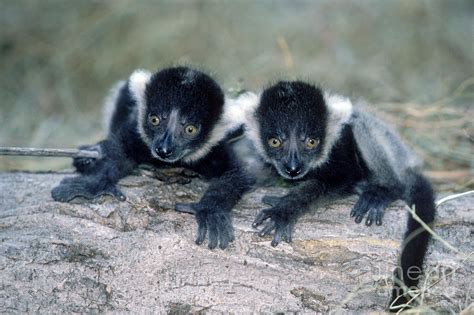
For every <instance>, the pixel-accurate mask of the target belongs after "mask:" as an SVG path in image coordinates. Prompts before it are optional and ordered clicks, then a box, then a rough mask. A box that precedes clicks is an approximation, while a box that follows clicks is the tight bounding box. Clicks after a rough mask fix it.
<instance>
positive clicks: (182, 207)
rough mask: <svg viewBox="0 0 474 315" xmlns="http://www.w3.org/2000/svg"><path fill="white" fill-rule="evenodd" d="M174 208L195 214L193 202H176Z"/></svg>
mask: <svg viewBox="0 0 474 315" xmlns="http://www.w3.org/2000/svg"><path fill="white" fill-rule="evenodd" d="M174 210H175V211H177V212H184V213H189V214H196V210H195V209H194V204H193V203H177V204H176V205H175V206H174Z"/></svg>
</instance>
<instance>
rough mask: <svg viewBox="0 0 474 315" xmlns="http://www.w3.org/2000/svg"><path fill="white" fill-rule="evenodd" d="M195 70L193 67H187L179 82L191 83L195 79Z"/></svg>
mask: <svg viewBox="0 0 474 315" xmlns="http://www.w3.org/2000/svg"><path fill="white" fill-rule="evenodd" d="M196 76H197V72H196V71H195V70H193V69H188V70H187V71H186V72H185V73H184V75H183V80H182V81H181V84H183V85H186V84H192V83H194V81H195V80H196Z"/></svg>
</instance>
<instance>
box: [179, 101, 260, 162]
mask: <svg viewBox="0 0 474 315" xmlns="http://www.w3.org/2000/svg"><path fill="white" fill-rule="evenodd" d="M257 104H258V98H257V96H256V95H255V94H253V93H251V92H246V93H244V94H242V95H240V96H239V97H238V98H236V99H230V98H226V100H225V104H224V111H223V113H222V117H221V118H220V119H219V120H218V122H217V124H216V125H215V126H214V128H213V129H212V130H211V132H210V135H209V138H208V140H207V141H206V143H204V144H203V145H202V146H201V148H199V149H198V150H196V151H194V152H192V153H190V154H188V155H186V156H185V157H184V158H183V161H184V162H185V163H192V162H196V161H198V160H200V159H201V158H203V157H204V156H206V155H207V154H208V153H209V152H210V151H211V149H212V148H213V147H214V146H216V145H217V144H218V143H219V142H220V141H222V139H224V138H225V137H226V136H227V135H228V134H229V133H231V132H232V131H234V130H236V129H238V128H239V127H240V126H242V125H243V124H244V123H245V121H246V117H247V116H248V115H249V113H250V112H253V111H254V108H255V107H256V105H257Z"/></svg>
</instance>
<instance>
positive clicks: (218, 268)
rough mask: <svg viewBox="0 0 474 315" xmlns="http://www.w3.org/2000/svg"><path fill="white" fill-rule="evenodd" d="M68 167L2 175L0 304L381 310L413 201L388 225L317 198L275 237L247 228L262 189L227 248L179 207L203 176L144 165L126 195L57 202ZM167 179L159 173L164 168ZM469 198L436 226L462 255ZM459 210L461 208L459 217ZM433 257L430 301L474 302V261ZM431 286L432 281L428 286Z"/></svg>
mask: <svg viewBox="0 0 474 315" xmlns="http://www.w3.org/2000/svg"><path fill="white" fill-rule="evenodd" d="M70 175H71V174H64V173H62V174H58V173H45V174H29V173H3V174H0V191H1V192H2V198H1V199H0V283H1V286H0V311H1V312H51V311H55V312H57V311H59V312H95V311H125V312H127V311H129V312H151V311H157V310H158V311H168V312H170V313H183V312H188V311H204V310H207V311H226V312H228V311H230V312H236V311H239V312H240V311H252V312H255V311H258V312H280V311H286V312H288V311H304V312H313V311H316V312H327V311H329V310H331V311H336V310H340V311H351V312H352V311H357V312H367V311H383V310H384V309H385V307H386V303H387V299H388V293H389V288H390V286H391V271H392V269H393V267H394V265H395V263H396V259H397V253H398V249H399V244H400V238H401V235H402V231H403V226H404V225H405V216H406V211H405V208H404V207H403V205H402V204H396V205H394V206H393V207H391V208H390V209H389V210H388V211H387V213H386V216H385V221H384V224H383V226H382V227H370V228H369V227H366V226H364V225H358V224H356V223H354V222H353V220H352V219H351V218H350V217H349V211H350V208H351V206H352V205H353V203H354V200H355V198H348V199H344V200H342V201H338V202H336V203H335V202H326V203H325V204H320V205H315V207H314V208H315V210H314V212H313V213H312V214H309V215H306V216H304V217H303V218H302V219H301V220H300V221H299V223H298V224H297V226H296V229H295V233H294V242H293V243H292V244H287V243H283V244H281V245H279V246H278V247H277V248H273V247H271V246H270V239H268V238H266V239H265V238H264V239H262V238H260V237H258V236H257V235H256V233H255V230H254V229H252V228H251V222H252V220H253V218H254V217H255V215H256V214H257V212H258V211H259V210H260V209H261V208H262V207H264V205H263V204H262V203H261V202H260V200H261V198H262V196H263V195H264V194H269V193H270V194H281V193H284V190H285V189H284V188H261V189H258V190H256V191H254V192H252V193H250V194H248V195H247V196H246V198H245V199H244V200H243V201H242V202H241V203H240V204H239V205H238V207H237V209H236V210H235V211H234V213H233V222H234V225H235V230H236V240H235V242H234V243H233V244H232V245H231V246H230V248H228V249H227V250H220V249H218V250H213V251H211V250H209V249H208V248H207V247H205V246H197V245H195V244H194V242H193V238H194V234H195V232H196V224H195V221H194V218H193V217H192V216H191V215H186V214H180V213H177V212H175V211H174V210H173V204H174V202H175V201H181V202H186V201H193V200H197V199H198V196H199V195H200V194H201V193H202V191H203V190H204V189H205V186H206V184H205V183H203V182H202V181H201V180H199V179H196V178H195V179H193V180H192V181H191V183H189V184H185V185H183V184H179V183H174V184H173V183H165V182H162V181H159V180H157V179H156V178H155V175H154V174H153V173H151V172H149V171H142V173H141V174H138V175H136V176H130V177H127V178H125V179H123V180H122V181H121V182H120V187H121V188H122V189H123V191H124V193H125V194H126V195H127V197H128V199H127V201H126V202H118V201H115V200H112V199H110V198H102V199H100V200H97V201H96V202H95V203H89V202H85V201H83V200H82V201H81V200H79V201H77V202H76V203H75V204H65V203H58V202H54V201H53V200H52V199H51V197H50V190H51V188H52V187H53V186H54V185H56V184H57V183H58V182H59V181H60V180H61V178H63V177H64V176H70ZM159 177H160V176H159ZM473 205H474V197H472V196H471V197H470V196H466V197H463V198H460V199H456V200H453V201H451V202H449V203H446V204H445V205H443V206H441V207H440V209H439V220H438V222H437V224H436V227H435V230H436V232H437V233H439V235H440V236H441V237H442V238H443V239H445V240H446V241H448V242H449V243H450V244H452V245H453V246H454V247H456V248H457V249H458V250H459V251H461V252H462V253H470V252H472V251H473V246H472V242H470V241H466V240H469V239H470V238H471V237H472V223H473V217H472V210H473ZM454 214H455V216H454ZM430 251H431V253H430V255H429V257H428V263H427V268H428V270H429V271H430V276H429V277H428V282H429V283H433V282H434V281H436V280H439V282H438V283H436V284H435V285H434V286H433V287H431V288H429V289H428V290H427V293H426V294H425V295H424V301H423V303H424V306H425V307H430V308H433V309H437V310H452V311H455V312H459V311H461V310H463V309H465V308H466V307H467V306H468V305H469V303H471V302H472V298H473V292H472V283H473V276H472V270H473V264H472V260H471V261H469V260H464V259H463V257H462V256H461V255H456V254H455V253H454V252H453V251H451V250H449V249H447V248H446V247H444V246H443V245H442V243H441V242H439V241H434V242H433V244H432V246H431V250H430ZM426 286H428V284H425V285H424V287H426Z"/></svg>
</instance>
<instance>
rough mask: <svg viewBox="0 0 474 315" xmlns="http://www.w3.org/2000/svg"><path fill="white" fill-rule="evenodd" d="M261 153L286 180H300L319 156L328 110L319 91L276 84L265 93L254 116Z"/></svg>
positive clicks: (311, 88) (286, 83)
mask: <svg viewBox="0 0 474 315" xmlns="http://www.w3.org/2000/svg"><path fill="white" fill-rule="evenodd" d="M255 117H256V120H257V124H258V128H259V137H260V139H259V140H260V141H261V145H260V147H261V149H263V150H264V151H265V155H266V158H267V160H268V161H269V162H270V163H272V164H273V165H274V167H275V168H276V170H277V171H278V173H279V174H280V175H281V176H283V177H284V178H286V179H292V180H296V179H301V178H303V177H304V176H305V175H306V174H307V173H308V172H309V171H310V170H311V168H312V167H313V165H317V164H318V159H320V158H321V156H322V155H323V147H324V144H325V136H326V125H327V117H328V110H327V107H326V105H325V103H324V98H323V95H322V93H321V91H320V90H319V89H316V88H315V87H313V86H311V85H309V84H306V83H303V82H280V83H278V84H276V85H274V86H272V87H270V88H268V89H266V90H265V91H264V92H263V93H262V96H261V99H260V104H259V106H258V109H257V111H256V113H255Z"/></svg>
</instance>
